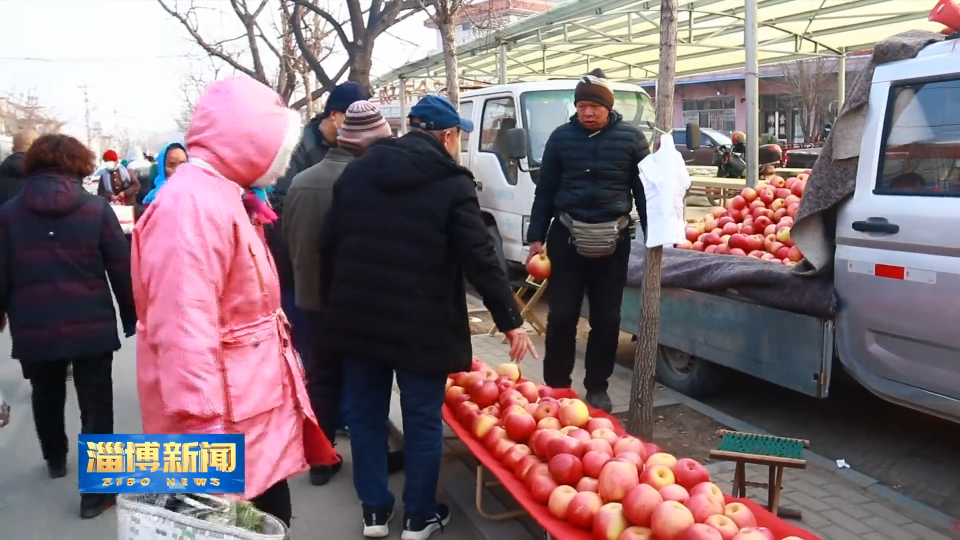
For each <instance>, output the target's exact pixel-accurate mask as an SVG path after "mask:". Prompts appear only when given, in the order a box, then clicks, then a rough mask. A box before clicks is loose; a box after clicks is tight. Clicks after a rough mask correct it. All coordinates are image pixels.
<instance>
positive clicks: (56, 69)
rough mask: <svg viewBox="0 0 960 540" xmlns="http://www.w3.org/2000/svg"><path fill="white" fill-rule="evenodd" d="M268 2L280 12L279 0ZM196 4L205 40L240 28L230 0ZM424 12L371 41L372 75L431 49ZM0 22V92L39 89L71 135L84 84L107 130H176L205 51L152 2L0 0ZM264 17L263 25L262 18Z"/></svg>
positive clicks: (333, 0)
mask: <svg viewBox="0 0 960 540" xmlns="http://www.w3.org/2000/svg"><path fill="white" fill-rule="evenodd" d="M248 1H250V3H251V4H253V3H254V0H248ZM327 1H328V2H329V4H330V5H331V6H336V5H338V4H342V1H339V2H338V0H327ZM176 2H179V3H180V5H181V6H186V5H188V4H189V1H185V0H167V3H168V5H173V4H175V3H176ZM271 2H273V4H271V6H270V7H271V8H277V9H278V6H279V4H278V3H277V0H271ZM195 3H196V4H197V5H198V6H201V7H204V8H207V9H205V10H204V11H203V12H202V14H201V15H200V16H199V17H200V19H199V30H200V33H201V34H202V35H203V37H204V38H205V39H207V40H208V41H216V40H217V39H224V38H227V37H235V36H236V35H239V33H240V31H239V26H238V22H237V19H236V16H235V15H234V14H233V12H232V10H231V8H230V4H229V2H228V0H196V2H195ZM334 11H335V12H336V11H337V9H336V8H334ZM425 18H426V16H425V15H422V14H421V15H418V16H414V17H411V18H409V19H407V20H406V21H403V22H402V23H400V24H399V25H397V26H394V27H393V28H392V29H391V30H390V31H389V33H388V34H387V35H382V36H381V37H380V38H378V39H377V41H376V45H375V48H374V73H375V74H376V73H384V72H387V71H389V70H391V69H393V68H396V67H399V66H401V65H403V64H404V63H406V62H408V61H410V60H414V59H417V58H420V57H423V56H424V55H426V54H428V53H429V52H431V50H432V49H433V48H435V45H436V36H435V34H434V30H429V29H426V28H424V26H423V23H424V20H425ZM0 20H2V21H3V25H2V26H0V28H2V30H0V95H5V94H8V93H9V94H13V95H26V94H32V95H34V96H36V97H37V98H38V99H39V103H40V104H41V105H43V106H47V107H51V108H52V109H53V111H54V112H55V113H56V115H57V116H58V117H59V118H60V119H61V120H64V121H66V122H67V125H66V126H64V128H63V131H64V132H67V133H70V134H73V135H75V136H81V137H82V136H83V135H84V133H85V122H84V116H85V106H84V90H83V86H86V87H87V96H88V98H89V102H90V109H91V119H92V121H93V122H98V121H99V122H101V124H102V125H103V127H104V129H105V130H110V129H111V128H112V127H113V126H120V127H122V128H125V129H127V130H130V131H131V132H133V133H146V132H167V131H172V130H175V129H176V124H175V119H176V118H177V117H178V116H179V114H180V110H181V107H182V103H183V101H182V97H181V96H182V93H181V91H180V87H181V83H182V81H183V80H184V77H185V75H186V74H189V73H191V72H194V73H196V72H197V70H205V68H204V67H203V66H205V65H206V64H207V62H204V61H203V59H204V57H205V55H204V53H203V51H202V49H200V47H199V46H197V45H196V44H195V42H193V41H192V40H191V38H190V36H189V34H188V33H187V31H186V29H184V28H183V26H182V25H181V24H180V23H179V22H178V21H177V20H175V19H173V18H171V17H170V16H169V15H168V14H167V13H166V12H165V11H164V10H163V9H162V8H161V7H160V5H159V4H158V2H157V0H0ZM263 22H264V23H265V24H267V25H268V27H269V18H267V17H263ZM265 32H269V30H267V29H265ZM342 62H343V57H342V56H340V55H338V56H336V57H333V58H331V59H330V60H328V61H327V62H325V66H324V67H325V68H326V69H327V71H328V72H336V71H337V70H338V69H339V67H340V66H341V65H342ZM248 65H249V61H248ZM198 66H199V67H198Z"/></svg>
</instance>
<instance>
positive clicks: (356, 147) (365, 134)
mask: <svg viewBox="0 0 960 540" xmlns="http://www.w3.org/2000/svg"><path fill="white" fill-rule="evenodd" d="M391 135H392V132H391V131H390V125H389V124H387V121H386V120H384V118H383V116H382V115H381V114H380V111H379V110H378V109H377V107H376V106H375V105H373V104H372V103H370V102H369V101H365V100H362V101H357V102H354V103H353V104H352V105H350V107H349V108H348V109H347V115H346V117H345V118H344V122H343V128H342V129H341V131H340V135H339V137H338V138H337V146H335V147H333V148H331V149H330V150H329V151H328V152H327V155H326V157H325V158H323V161H321V162H320V163H318V164H316V165H314V166H312V167H310V168H309V169H307V170H305V171H303V172H301V173H300V174H298V175H297V176H296V177H294V179H293V182H292V183H291V184H290V189H289V190H288V191H287V197H286V203H285V207H286V210H285V212H284V214H285V218H284V221H283V236H284V239H285V240H286V242H287V246H288V247H289V248H290V257H291V260H292V261H293V272H294V278H295V279H294V283H295V289H296V302H297V308H299V309H301V310H302V311H303V313H304V315H305V320H306V323H307V328H308V329H309V333H310V335H311V337H312V338H313V340H314V343H313V350H312V353H311V354H309V355H307V356H305V357H304V359H305V360H307V359H309V362H310V363H308V364H305V366H304V367H305V368H306V370H307V391H308V392H309V394H310V402H311V404H312V405H313V410H314V411H316V413H317V419H318V420H319V421H320V427H321V428H322V429H323V432H324V433H325V434H326V435H327V438H328V439H330V441H331V442H333V441H335V439H336V432H337V429H338V428H339V427H340V426H341V424H342V422H341V416H342V415H344V414H345V412H346V411H345V410H341V407H340V403H341V398H342V396H343V358H341V357H335V356H331V355H326V354H323V353H322V351H321V340H320V339H319V338H320V337H321V335H322V312H321V309H320V307H321V303H320V254H319V252H318V250H317V247H318V246H319V245H320V231H321V230H322V228H323V219H324V217H325V216H326V215H327V211H328V210H329V209H330V204H331V200H332V198H333V184H334V182H336V181H337V178H339V177H340V173H342V172H343V169H344V168H345V167H346V166H347V164H349V163H350V162H352V161H353V160H354V159H355V158H357V157H359V156H361V155H362V154H363V153H364V152H365V151H366V150H367V148H368V147H369V146H370V145H371V144H373V143H375V142H376V141H377V140H379V139H383V138H386V137H390V136H391ZM344 409H346V407H344ZM387 469H388V471H389V472H390V473H395V472H399V471H400V470H403V453H402V452H390V453H389V454H388V456H387ZM337 472H339V469H329V468H319V467H317V468H313V469H311V470H310V483H312V484H313V485H316V486H322V485H326V484H327V483H328V482H329V481H330V478H331V477H332V476H333V475H334V474H336V473H337Z"/></svg>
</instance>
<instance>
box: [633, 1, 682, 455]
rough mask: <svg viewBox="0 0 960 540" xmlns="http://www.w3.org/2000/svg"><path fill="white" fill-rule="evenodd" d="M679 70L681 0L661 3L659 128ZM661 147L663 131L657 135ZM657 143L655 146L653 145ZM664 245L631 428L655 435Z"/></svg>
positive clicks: (647, 283)
mask: <svg viewBox="0 0 960 540" xmlns="http://www.w3.org/2000/svg"><path fill="white" fill-rule="evenodd" d="M676 71H677V0H662V1H661V2H660V74H659V78H658V80H657V103H656V105H657V118H656V123H657V128H658V129H661V130H663V131H664V132H669V131H670V130H671V129H673V93H674V86H673V85H674V83H675V79H676ZM654 139H655V142H656V145H657V146H659V139H660V133H659V132H657V133H655V134H654ZM653 147H654V146H653V145H651V148H653ZM662 258H663V248H660V247H655V248H650V249H647V250H646V254H645V256H644V262H643V282H642V283H641V285H640V302H641V306H640V328H638V329H637V355H636V357H635V358H634V361H633V384H632V388H631V392H630V396H631V400H630V417H629V419H628V421H627V431H628V432H630V433H632V434H634V435H636V436H638V437H641V438H644V439H647V440H651V439H652V438H653V390H654V375H655V374H656V367H657V352H658V348H659V339H658V337H659V335H660V262H661V260H662Z"/></svg>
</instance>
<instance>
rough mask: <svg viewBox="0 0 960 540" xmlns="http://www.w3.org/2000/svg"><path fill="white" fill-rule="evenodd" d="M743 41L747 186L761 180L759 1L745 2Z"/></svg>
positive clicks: (749, 0)
mask: <svg viewBox="0 0 960 540" xmlns="http://www.w3.org/2000/svg"><path fill="white" fill-rule="evenodd" d="M743 15H744V17H743V19H744V27H743V41H744V44H743V45H744V47H745V48H746V59H747V65H746V66H745V68H746V79H745V81H744V82H745V83H746V94H747V186H749V187H756V185H757V181H758V180H759V179H760V178H759V177H760V164H759V159H760V103H759V102H760V82H759V76H760V67H759V62H758V60H757V0H745V2H744V13H743Z"/></svg>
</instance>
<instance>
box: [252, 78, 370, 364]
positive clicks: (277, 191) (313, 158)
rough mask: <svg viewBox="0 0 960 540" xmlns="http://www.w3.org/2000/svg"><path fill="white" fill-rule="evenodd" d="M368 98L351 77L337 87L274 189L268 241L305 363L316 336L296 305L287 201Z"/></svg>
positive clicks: (295, 340)
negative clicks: (354, 108) (352, 107)
mask: <svg viewBox="0 0 960 540" xmlns="http://www.w3.org/2000/svg"><path fill="white" fill-rule="evenodd" d="M366 98H367V96H366V93H365V92H364V91H363V87H361V86H360V85H359V84H357V83H355V82H353V81H347V82H345V83H342V84H340V85H338V86H337V87H335V88H334V89H333V90H332V91H331V92H330V95H328V96H327V102H326V103H325V104H324V107H323V111H322V112H321V113H320V114H318V115H317V116H316V117H314V118H313V120H311V121H310V122H309V123H308V124H307V125H306V126H305V127H304V128H303V136H302V137H301V138H300V143H299V144H298V145H297V149H296V151H295V152H294V153H293V157H292V158H291V160H290V167H289V168H288V169H287V172H286V173H285V174H284V175H283V176H281V177H280V179H279V180H278V181H277V184H276V185H275V186H273V191H271V192H270V203H271V205H272V207H273V209H274V211H275V212H276V213H277V215H278V216H279V219H278V220H277V222H275V223H274V224H272V225H271V226H268V227H267V243H268V244H269V246H270V252H271V253H272V254H273V258H274V260H275V261H276V264H277V273H278V274H280V292H281V294H282V298H283V310H284V311H285V312H286V313H287V316H288V317H289V318H290V323H291V326H293V346H294V348H295V349H296V350H297V352H298V353H300V357H301V358H302V359H303V363H304V364H305V365H310V364H311V363H312V362H311V359H310V355H311V354H312V351H311V348H312V343H313V340H312V339H311V337H310V335H309V330H308V324H307V321H306V320H304V315H303V312H302V311H301V310H300V309H299V308H298V307H297V305H296V290H295V289H296V284H295V280H294V271H293V262H292V260H291V258H290V251H289V246H287V241H286V239H285V238H284V235H283V214H284V203H285V200H286V195H287V191H288V190H289V189H290V185H291V183H292V182H293V178H294V177H295V176H296V175H298V174H300V173H301V172H303V171H305V170H307V169H309V168H310V167H313V166H314V165H316V164H317V163H320V162H321V161H323V158H324V157H326V155H327V152H329V151H330V149H331V148H335V147H336V146H337V134H338V133H339V131H340V128H341V127H343V124H344V121H345V118H346V113H347V109H348V108H350V105H352V104H353V103H355V102H357V101H360V100H362V99H366Z"/></svg>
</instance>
